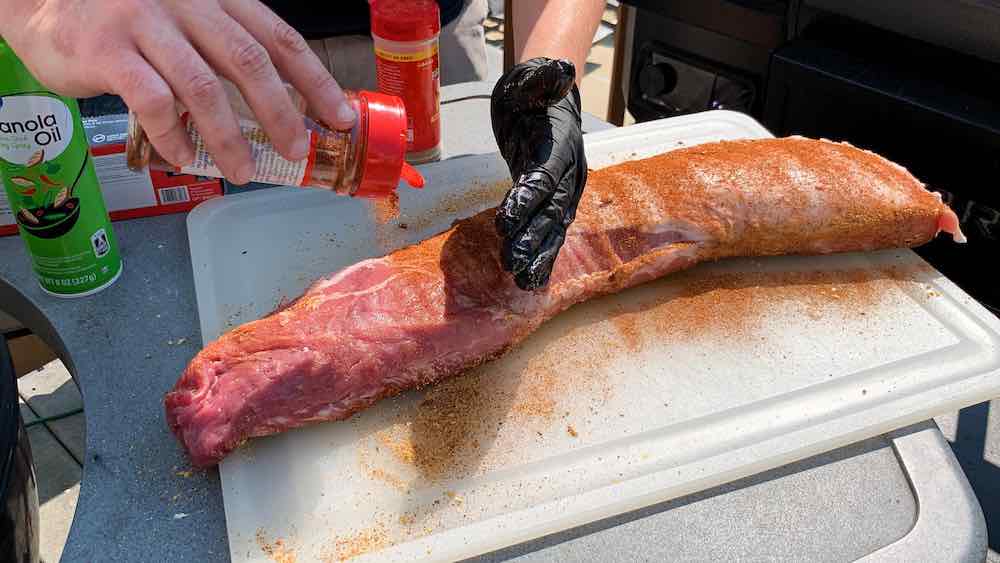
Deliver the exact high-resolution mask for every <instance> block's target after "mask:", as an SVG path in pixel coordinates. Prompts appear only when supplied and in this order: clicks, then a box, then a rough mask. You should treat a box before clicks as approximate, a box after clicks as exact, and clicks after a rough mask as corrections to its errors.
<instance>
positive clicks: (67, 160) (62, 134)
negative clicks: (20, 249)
mask: <svg viewBox="0 0 1000 563" xmlns="http://www.w3.org/2000/svg"><path fill="white" fill-rule="evenodd" d="M0 179H2V180H3V185H4V188H6V194H7V197H6V200H7V201H6V205H4V198H3V197H0V214H2V213H5V212H7V213H10V214H12V215H13V218H14V219H15V220H16V222H17V226H18V230H19V231H20V233H21V238H23V239H24V242H25V243H26V244H27V245H28V253H29V254H30V255H31V261H32V266H33V268H34V271H35V274H36V276H37V277H38V282H39V284H40V285H41V286H42V289H44V290H45V291H46V292H48V293H50V294H53V295H56V296H60V297H82V296H85V295H91V294H93V293H96V292H98V291H100V290H102V289H104V288H105V287H108V286H109V285H111V284H112V283H114V282H115V280H116V279H118V276H119V275H120V274H121V271H122V261H121V257H120V255H119V253H118V243H117V241H116V240H115V235H114V231H112V228H111V219H110V218H109V217H108V212H107V208H106V207H105V204H104V197H103V196H102V195H101V186H100V184H99V183H98V181H97V175H96V173H95V172H94V163H93V161H92V160H91V157H90V149H89V147H88V145H87V139H86V135H85V133H84V130H83V123H82V122H81V120H80V108H79V106H78V105H77V102H76V100H75V99H73V98H66V97H62V96H59V95H57V94H54V93H52V92H50V91H48V90H46V89H45V88H44V87H43V86H42V85H41V83H39V82H38V81H37V80H35V78H34V77H33V76H32V75H31V73H30V72H28V69H27V68H25V66H24V64H23V63H21V61H20V60H19V59H18V58H17V55H15V54H14V51H13V50H11V48H10V47H9V46H8V45H7V43H6V42H5V41H4V40H3V38H2V37H0ZM0 196H2V193H0Z"/></svg>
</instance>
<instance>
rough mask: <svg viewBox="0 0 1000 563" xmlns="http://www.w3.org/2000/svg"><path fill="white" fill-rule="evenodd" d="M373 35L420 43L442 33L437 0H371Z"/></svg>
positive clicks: (392, 39)
mask: <svg viewBox="0 0 1000 563" xmlns="http://www.w3.org/2000/svg"><path fill="white" fill-rule="evenodd" d="M369 4H371V31H372V34H374V35H378V36H379V37H381V38H383V39H388V40H390V41H419V40H421V39H430V38H431V37H434V36H435V35H437V34H438V33H440V32H441V9H440V8H439V7H438V3H437V0H370V2H369Z"/></svg>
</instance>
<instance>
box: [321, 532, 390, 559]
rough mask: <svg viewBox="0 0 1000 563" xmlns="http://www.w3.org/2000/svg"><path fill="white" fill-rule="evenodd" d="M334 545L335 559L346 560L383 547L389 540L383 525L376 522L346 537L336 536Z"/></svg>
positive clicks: (387, 544) (388, 543)
mask: <svg viewBox="0 0 1000 563" xmlns="http://www.w3.org/2000/svg"><path fill="white" fill-rule="evenodd" d="M334 545H335V548H336V556H335V560H336V561H347V560H349V559H353V558H355V557H358V556H359V555H364V554H365V553H368V552H371V551H377V550H379V549H383V548H385V547H387V546H389V545H390V542H389V535H388V534H387V533H386V531H385V526H383V525H382V524H377V525H375V526H372V527H371V528H367V529H364V530H361V531H360V532H357V533H354V534H351V535H349V536H347V537H343V538H337V540H336V542H335V543H334Z"/></svg>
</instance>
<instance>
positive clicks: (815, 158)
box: [165, 137, 961, 466]
mask: <svg viewBox="0 0 1000 563" xmlns="http://www.w3.org/2000/svg"><path fill="white" fill-rule="evenodd" d="M941 231H948V232H951V233H952V234H953V235H954V236H955V238H956V239H957V240H961V232H960V231H959V229H958V220H957V218H956V217H955V215H954V213H952V212H951V211H950V210H949V209H948V207H947V206H945V205H944V204H943V203H941V199H940V197H939V196H938V195H937V194H934V193H931V192H929V191H927V190H926V189H925V188H924V186H923V185H922V184H921V183H920V182H919V181H917V180H916V179H915V178H914V177H913V176H911V175H910V174H909V173H908V172H906V170H904V169H903V168H901V167H899V166H897V165H895V164H892V163H891V162H889V161H887V160H885V159H883V158H881V157H879V156H877V155H875V154H872V153H870V152H866V151H862V150H859V149H856V148H854V147H851V146H849V145H846V144H839V143H833V142H829V141H820V140H810V139H803V138H797V137H793V138H787V139H769V140H755V141H730V142H721V143H712V144H706V145H699V146H696V147H691V148H687V149H681V150H677V151H673V152H670V153H667V154H664V155H660V156H656V157H653V158H648V159H645V160H639V161H635V162H629V163H624V164H620V165H616V166H612V167H609V168H605V169H602V170H598V171H594V172H592V173H591V175H590V180H589V182H588V187H587V191H586V193H585V195H584V198H583V200H582V202H581V205H580V210H579V213H578V219H577V221H576V222H575V223H574V225H573V226H572V228H571V229H570V233H569V236H568V238H567V240H566V244H565V246H564V248H563V250H562V252H561V254H560V256H559V259H558V261H557V264H556V268H555V271H554V272H553V276H552V279H551V282H550V284H549V286H548V288H547V289H546V290H544V291H539V292H534V293H527V292H523V291H520V290H519V289H517V287H516V286H515V285H514V284H513V282H512V281H511V279H510V277H509V275H508V274H506V273H504V272H503V271H502V270H501V267H500V260H499V250H498V249H499V241H498V239H497V235H496V233H495V232H494V228H493V212H492V211H486V212H484V213H481V214H479V215H477V216H474V217H472V218H469V219H466V220H463V221H459V222H458V223H456V224H455V226H454V227H452V228H451V229H450V230H448V231H446V232H444V233H442V234H440V235H438V236H436V237H433V238H431V239H428V240H426V241H424V242H421V243H420V244H417V245H414V246H411V247H408V248H404V249H401V250H399V251H396V252H394V253H392V254H390V255H388V256H386V257H383V258H377V259H371V260H366V261H363V262H360V263H358V264H355V265H353V266H351V267H348V268H346V269H344V270H342V271H340V272H339V273H336V274H333V275H331V276H329V277H327V278H325V279H322V280H319V281H317V282H316V283H315V284H313V285H312V287H310V288H309V289H308V291H306V292H305V293H304V294H303V295H302V296H301V297H300V298H298V299H297V300H296V301H295V302H293V303H292V304H291V305H289V306H288V307H286V308H285V309H283V310H281V311H279V312H276V313H274V314H271V315H269V316H267V317H265V318H263V319H260V320H256V321H253V322H249V323H246V324H245V325H242V326H240V327H238V328H236V329H234V330H232V331H230V332H229V333H227V334H224V335H222V336H221V337H220V338H219V339H218V340H216V341H214V342H212V343H210V344H209V345H208V346H206V347H205V348H204V349H203V350H202V351H201V352H199V353H198V355H197V356H196V357H195V358H194V359H193V360H192V361H191V363H190V365H189V366H188V368H187V369H186V370H185V372H184V374H183V375H182V376H181V378H180V380H179V381H178V382H177V385H176V387H175V388H174V389H173V390H172V391H171V392H170V393H168V394H167V396H166V401H165V403H166V414H167V421H168V422H169V424H170V427H171V429H172V430H173V431H174V433H175V434H176V435H177V437H178V438H179V439H180V441H181V443H182V444H183V445H184V447H185V448H186V449H187V451H188V452H189V454H190V457H191V459H192V461H193V462H194V463H195V464H197V465H200V466H209V465H213V464H215V463H218V462H219V461H220V460H221V459H222V458H223V457H225V456H226V455H227V454H228V453H229V452H231V451H232V450H233V449H234V448H236V447H238V446H239V445H240V444H241V443H243V442H244V441H245V440H247V439H249V438H252V437H255V436H266V435H269V434H275V433H278V432H282V431H284V430H288V429H290V428H295V427H299V426H303V425H306V424H312V423H317V422H323V421H333V420H342V419H345V418H347V417H349V416H351V415H352V414H353V413H355V412H358V411H359V410H361V409H364V408H366V407H368V406H370V405H372V404H373V403H375V402H377V401H378V400H380V399H382V398H383V397H387V396H390V395H393V394H396V393H399V392H401V391H404V390H407V389H412V388H415V387H419V386H423V385H428V384H431V383H434V382H435V381H439V380H441V379H444V378H447V377H451V376H455V375H458V374H461V373H462V372H464V371H466V370H468V369H470V368H472V367H474V366H476V365H478V364H481V363H483V362H486V361H489V360H491V359H493V358H496V357H497V356H499V355H500V354H502V353H503V352H504V351H505V350H507V349H508V348H510V347H511V346H513V345H515V344H517V343H518V342H519V341H521V340H522V339H524V338H525V337H526V336H528V335H529V334H530V333H531V332H532V331H534V330H535V329H536V328H537V327H538V326H539V325H540V324H541V323H543V322H545V321H546V320H547V319H549V318H551V317H552V316H554V315H556V314H558V313H559V312H560V311H563V310H565V309H566V308H568V307H570V306H572V305H574V304H576V303H580V302H582V301H585V300H587V299H590V298H593V297H596V296H599V295H603V294H608V293H614V292H617V291H621V290H623V289H625V288H628V287H631V286H635V285H637V284H641V283H643V282H646V281H649V280H652V279H654V278H658V277H661V276H664V275H666V274H669V273H671V272H675V271H678V270H680V269H683V268H687V267H690V266H692V265H694V264H696V263H698V262H701V261H706V260H714V259H719V258H724V257H732V256H766V255H778V254H800V255H815V254H827V253H834V252H848V251H870V250H875V249H882V248H896V247H913V246H918V245H921V244H923V243H926V242H927V241H929V240H931V239H933V238H934V237H935V236H936V235H937V234H938V233H939V232H941Z"/></svg>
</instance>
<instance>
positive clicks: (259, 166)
mask: <svg viewBox="0 0 1000 563" xmlns="http://www.w3.org/2000/svg"><path fill="white" fill-rule="evenodd" d="M286 88H287V89H288V93H289V95H290V96H291V97H292V101H293V103H294V104H295V105H296V107H297V109H299V111H302V112H303V113H305V112H306V104H305V100H304V99H303V98H302V96H301V94H299V93H298V92H297V91H295V89H293V88H292V87H291V86H286ZM226 92H227V95H228V96H229V101H230V104H231V105H232V106H233V109H234V110H235V112H236V115H237V117H238V120H239V125H240V131H241V133H242V134H243V138H244V139H246V140H247V142H248V143H249V145H250V149H251V152H252V155H253V158H254V161H255V164H256V171H255V173H254V175H253V177H252V178H251V181H252V182H262V183H268V184H276V185H285V186H302V187H310V188H322V189H327V190H330V191H333V192H336V193H338V194H341V195H349V196H358V197H368V198H385V197H390V196H395V195H396V186H397V185H398V184H399V180H400V177H401V176H402V177H403V179H404V180H406V181H407V183H408V184H410V185H411V186H412V187H415V188H420V187H422V186H423V179H422V178H421V177H420V175H419V174H417V173H416V171H415V170H412V169H410V167H409V165H407V164H406V161H405V154H406V126H407V121H406V109H405V108H404V107H403V101H402V100H401V99H399V98H398V97H395V96H389V95H386V94H382V93H379V92H368V91H360V92H346V94H347V97H348V99H349V100H350V102H351V104H352V105H353V106H354V110H355V113H356V114H357V116H358V118H357V120H356V122H355V124H354V127H353V128H351V129H350V130H348V131H337V130H333V129H328V128H326V127H324V126H323V125H322V124H320V123H318V122H316V121H314V120H312V119H310V118H309V117H307V116H303V118H304V119H305V122H306V135H308V137H309V155H308V156H307V157H306V158H305V159H303V160H300V161H289V160H285V159H284V158H283V157H282V156H281V155H279V154H278V152H277V151H276V150H275V148H274V146H273V145H272V144H271V141H270V139H269V138H268V136H267V134H266V133H265V132H264V130H263V128H261V126H260V124H258V123H257V121H256V119H255V117H254V115H253V113H252V111H251V110H250V108H249V106H248V105H247V103H246V101H245V100H244V99H243V97H242V96H241V95H240V93H239V91H238V90H237V89H236V88H235V87H228V88H227V89H226ZM179 113H180V114H181V117H182V121H183V123H184V124H185V126H186V128H187V133H188V136H189V137H190V139H191V144H192V145H193V146H194V149H195V159H194V162H192V163H190V164H188V165H187V166H183V167H181V168H175V167H174V166H173V165H171V164H170V163H169V162H167V161H166V160H165V159H164V158H163V157H162V156H161V155H160V154H159V153H158V152H157V151H156V148H155V147H153V145H152V144H151V143H150V142H149V139H148V137H147V136H146V132H145V130H144V129H143V128H142V124H141V123H139V120H138V119H137V117H136V115H135V114H134V113H131V112H130V114H129V131H128V139H127V142H126V148H125V155H126V162H127V164H128V167H129V168H130V169H132V170H134V171H141V170H144V169H145V168H146V167H147V166H148V167H150V168H154V169H157V170H166V171H170V172H181V173H185V174H194V175H196V176H208V177H213V178H221V177H223V174H222V172H221V171H220V170H219V169H218V167H217V166H216V165H215V162H214V161H213V159H212V156H211V155H210V154H209V153H208V151H207V149H206V148H205V142H204V139H203V137H202V136H201V135H200V134H199V133H198V131H197V129H196V128H195V126H194V123H193V122H192V121H190V120H189V119H188V117H187V112H186V111H185V110H184V108H179Z"/></svg>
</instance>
